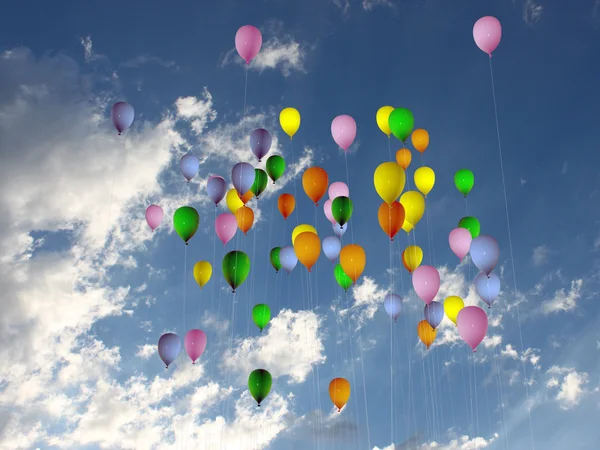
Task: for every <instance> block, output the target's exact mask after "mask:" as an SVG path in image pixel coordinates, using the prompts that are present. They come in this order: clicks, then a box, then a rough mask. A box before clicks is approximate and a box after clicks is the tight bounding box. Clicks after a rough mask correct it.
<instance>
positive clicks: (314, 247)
mask: <svg viewBox="0 0 600 450" xmlns="http://www.w3.org/2000/svg"><path fill="white" fill-rule="evenodd" d="M294 252H295V253H296V256H297V257H298V261H300V262H301V263H302V264H303V265H304V266H305V267H306V268H307V269H308V271H309V272H310V269H311V267H312V266H314V265H315V263H316V262H317V259H319V256H320V255H321V239H319V236H317V235H316V234H315V233H312V232H310V231H305V232H304V233H300V234H299V235H298V236H296V239H295V240H294Z"/></svg>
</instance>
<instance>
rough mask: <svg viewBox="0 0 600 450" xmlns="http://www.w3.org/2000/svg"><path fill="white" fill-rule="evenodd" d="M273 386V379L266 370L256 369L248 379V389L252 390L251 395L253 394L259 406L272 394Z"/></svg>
mask: <svg viewBox="0 0 600 450" xmlns="http://www.w3.org/2000/svg"><path fill="white" fill-rule="evenodd" d="M272 384H273V378H271V374H270V373H269V372H267V371H266V370H265V369H256V370H254V371H253V372H252V373H251V374H250V376H249V377H248V389H250V394H252V397H253V398H254V400H256V402H257V403H258V406H260V402H262V401H263V400H264V399H265V398H267V395H269V392H271V385H272Z"/></svg>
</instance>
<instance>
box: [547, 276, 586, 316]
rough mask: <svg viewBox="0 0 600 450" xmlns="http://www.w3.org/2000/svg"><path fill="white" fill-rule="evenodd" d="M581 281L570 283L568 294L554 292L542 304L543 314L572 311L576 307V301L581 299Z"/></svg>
mask: <svg viewBox="0 0 600 450" xmlns="http://www.w3.org/2000/svg"><path fill="white" fill-rule="evenodd" d="M582 287H583V280H582V279H577V280H573V281H571V288H570V289H569V291H568V292H566V291H565V290H564V289H560V290H558V291H556V293H555V294H554V297H553V298H552V299H550V300H546V301H544V302H543V303H542V306H541V309H542V312H543V313H545V314H551V313H557V312H560V311H565V312H566V311H572V310H574V309H575V308H576V307H577V301H578V300H579V299H580V298H581V289H582Z"/></svg>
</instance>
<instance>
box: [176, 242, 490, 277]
mask: <svg viewBox="0 0 600 450" xmlns="http://www.w3.org/2000/svg"><path fill="white" fill-rule="evenodd" d="M185 245H188V243H187V242H186V243H185ZM488 278H489V277H488Z"/></svg>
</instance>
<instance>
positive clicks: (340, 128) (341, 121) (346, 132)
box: [331, 115, 356, 151]
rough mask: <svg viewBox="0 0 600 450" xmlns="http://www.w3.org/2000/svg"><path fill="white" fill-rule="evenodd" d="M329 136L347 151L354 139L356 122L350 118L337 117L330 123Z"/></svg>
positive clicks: (345, 116)
mask: <svg viewBox="0 0 600 450" xmlns="http://www.w3.org/2000/svg"><path fill="white" fill-rule="evenodd" d="M331 135H332V136H333V140H334V141H335V142H336V144H337V145H339V146H340V147H342V148H343V149H344V151H348V149H349V148H350V146H351V145H352V143H353V142H354V138H356V122H355V121H354V119H353V118H352V117H350V116H347V115H343V116H337V117H336V118H335V119H333V121H332V122H331Z"/></svg>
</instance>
